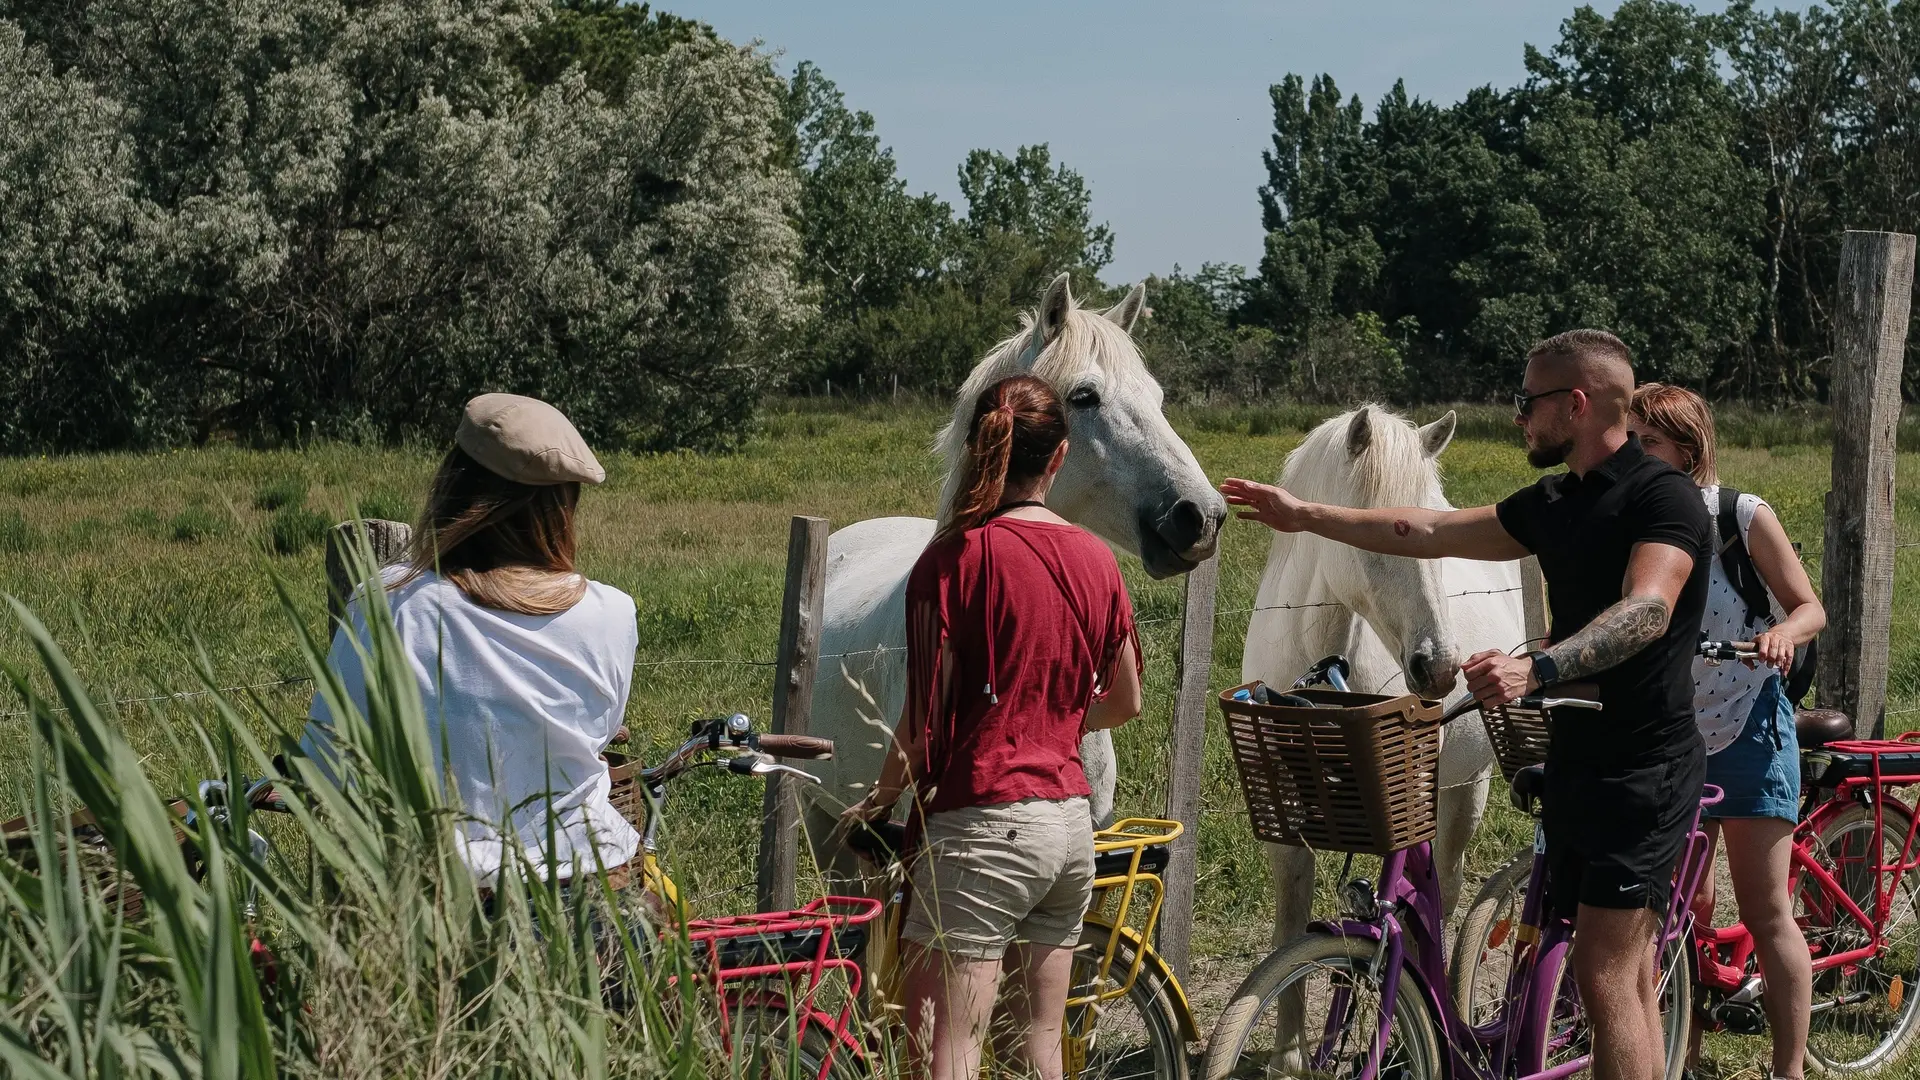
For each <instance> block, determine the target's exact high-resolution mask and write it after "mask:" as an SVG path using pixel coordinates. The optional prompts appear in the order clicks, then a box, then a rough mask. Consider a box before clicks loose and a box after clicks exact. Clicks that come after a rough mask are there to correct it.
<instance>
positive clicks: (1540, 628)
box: [1520, 555, 1553, 649]
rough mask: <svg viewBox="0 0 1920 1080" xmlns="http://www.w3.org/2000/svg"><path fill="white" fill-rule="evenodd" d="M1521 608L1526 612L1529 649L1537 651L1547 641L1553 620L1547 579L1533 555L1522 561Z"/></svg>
mask: <svg viewBox="0 0 1920 1080" xmlns="http://www.w3.org/2000/svg"><path fill="white" fill-rule="evenodd" d="M1520 608H1521V610H1522V611H1523V612H1525V625H1526V628H1527V630H1526V633H1527V648H1529V649H1537V648H1539V647H1540V643H1541V642H1544V641H1546V640H1547V632H1548V630H1549V628H1550V627H1551V626H1552V625H1553V620H1552V619H1551V618H1550V617H1548V615H1547V578H1546V575H1544V574H1542V573H1541V572H1540V560H1539V559H1538V558H1536V557H1535V556H1532V555H1529V556H1527V557H1526V558H1524V559H1521V560H1520Z"/></svg>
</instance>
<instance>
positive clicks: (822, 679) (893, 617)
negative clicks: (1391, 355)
mask: <svg viewBox="0 0 1920 1080" xmlns="http://www.w3.org/2000/svg"><path fill="white" fill-rule="evenodd" d="M1144 301H1145V291H1144V289H1143V288H1141V287H1140V286H1135V287H1134V289H1133V290H1132V292H1130V293H1128V295H1127V297H1126V299H1124V300H1122V301H1121V302H1120V303H1119V304H1118V305H1116V306H1115V307H1114V308H1112V309H1110V310H1108V311H1105V312H1095V311H1089V310H1083V309H1081V308H1079V307H1078V306H1077V305H1076V304H1075V303H1074V301H1073V297H1072V294H1071V293H1070V292H1069V290H1068V287H1067V279H1066V276H1065V275H1062V276H1060V277H1059V278H1057V279H1055V281H1054V282H1053V284H1052V285H1051V286H1049V287H1048V289H1047V293H1046V296H1045V297H1044V298H1043V299H1042V301H1041V304H1040V309H1039V310H1038V311H1037V312H1036V313H1035V314H1034V316H1033V317H1032V319H1031V324H1030V325H1029V326H1027V327H1025V328H1023V329H1022V330H1021V332H1020V333H1018V334H1016V335H1014V336H1013V337H1012V338H1009V339H1008V340H1007V341H1005V342H1003V343H1001V345H1000V346H998V347H997V348H995V349H994V351H993V352H991V353H989V354H988V355H987V357H986V358H985V359H983V360H982V361H981V362H980V363H979V365H978V366H976V367H975V368H974V370H973V373H972V374H971V375H969V376H968V378H967V380H966V383H965V384H964V385H963V386H962V387H961V390H960V393H959V396H958V400H957V401H956V403H955V405H954V410H953V416H952V419H951V420H950V421H949V423H948V424H947V426H946V428H945V429H944V430H943V431H942V432H941V433H940V436H939V438H938V440H937V443H936V450H937V452H939V453H940V454H942V456H943V457H944V458H945V460H946V463H947V479H946V482H945V484H944V485H943V490H942V493H941V497H940V511H939V520H940V521H944V520H945V519H946V517H947V515H948V513H949V512H950V511H951V507H952V504H953V501H954V499H955V498H956V497H957V494H958V492H957V490H956V489H957V487H958V485H959V473H960V469H959V468H958V466H959V463H960V460H961V455H962V453H963V452H964V451H965V449H966V438H967V429H968V427H969V426H970V424H971V421H972V416H973V405H974V402H975V401H976V400H977V399H978V398H979V395H980V394H981V392H983V391H984V390H986V389H987V388H988V387H989V386H991V385H993V384H994V383H995V382H998V381H999V380H1001V379H1003V378H1006V377H1007V376H1010V375H1020V374H1031V375H1034V376H1036V377H1038V378H1041V379H1045V380H1046V381H1047V382H1048V383H1049V384H1051V385H1052V386H1053V388H1054V390H1055V392H1056V393H1058V394H1059V395H1060V398H1061V400H1062V401H1063V402H1065V403H1066V407H1067V415H1068V422H1069V426H1070V434H1069V436H1068V442H1069V446H1068V451H1067V460H1066V463H1065V465H1063V466H1062V468H1061V470H1060V475H1059V476H1058V477H1057V478H1056V479H1055V481H1054V486H1053V489H1052V492H1051V493H1050V494H1049V495H1048V498H1047V505H1048V506H1049V507H1051V508H1052V509H1053V510H1054V511H1055V512H1056V513H1058V514H1060V515H1061V516H1062V517H1065V518H1066V519H1067V520H1069V521H1072V522H1074V523H1075V524H1078V525H1080V526H1082V527H1083V528H1086V529H1088V530H1089V531H1091V532H1093V533H1094V534H1095V535H1097V536H1099V537H1101V538H1102V539H1104V540H1106V541H1107V542H1108V543H1109V544H1111V545H1113V546H1114V547H1115V548H1117V549H1120V550H1123V551H1128V552H1132V553H1133V554H1135V555H1137V556H1139V557H1140V559H1141V561H1142V563H1143V564H1144V565H1145V566H1146V569H1147V572H1148V573H1149V574H1152V575H1153V576H1155V577H1167V576H1170V575H1173V574H1181V573H1185V572H1187V571H1188V570H1191V569H1193V567H1194V566H1195V565H1197V564H1198V563H1199V562H1200V561H1201V560H1202V559H1205V558H1207V557H1208V556H1210V555H1212V554H1213V550H1214V545H1215V543H1216V542H1217V540H1218V531H1219V527H1220V522H1221V521H1222V520H1223V519H1224V518H1225V517H1226V504H1225V501H1224V500H1222V499H1221V497H1220V494H1219V492H1217V491H1215V490H1214V488H1213V485H1212V484H1211V483H1209V482H1208V480H1207V477H1206V474H1205V473H1204V472H1202V471H1201V469H1200V465H1199V463H1198V462H1196V461H1195V460H1194V458H1193V453H1192V451H1190V450H1188V449H1187V446H1186V444H1185V443H1184V442H1182V441H1181V440H1180V437H1179V436H1178V435H1176V434H1174V432H1173V428H1172V427H1171V426H1170V425H1168V423H1167V421H1166V417H1165V416H1164V415H1163V414H1162V412H1161V391H1160V385H1159V383H1157V382H1156V381H1154V379H1153V376H1152V375H1151V374H1149V373H1148V372H1147V369H1146V365H1145V364H1144V363H1142V362H1141V360H1140V354H1139V351H1138V350H1137V349H1135V348H1134V346H1133V342H1132V340H1131V338H1129V337H1128V336H1127V334H1128V331H1129V330H1130V329H1131V328H1132V325H1133V322H1134V320H1135V318H1137V316H1138V315H1139V313H1140V310H1141V309H1142V307H1143V305H1144ZM938 523H939V522H938V521H935V520H928V519H926V518H905V517H895V518H875V519H872V520H869V521H862V522H858V523H856V524H853V525H849V526H847V527H846V528H843V529H840V530H838V531H836V532H834V533H833V534H832V535H831V536H830V537H829V538H828V540H827V577H826V582H825V589H824V595H823V598H822V604H823V612H824V614H823V623H822V626H821V635H820V657H821V660H820V665H821V666H820V675H819V678H818V680H817V681H816V684H815V687H814V697H813V713H812V717H811V727H810V728H809V730H810V731H811V733H812V734H814V735H818V736H822V737H825V738H830V739H833V740H834V744H835V747H836V751H835V755H834V759H833V760H832V761H831V762H823V763H822V764H823V765H824V766H826V768H825V769H824V771H823V773H822V777H821V779H822V783H821V786H820V787H819V788H815V789H813V790H812V791H811V792H810V796H811V798H810V803H809V806H808V810H807V831H808V839H809V842H810V843H811V844H812V845H813V848H814V854H815V856H816V858H817V859H819V861H820V865H821V866H822V867H823V868H826V867H831V868H832V869H833V870H834V872H836V873H840V874H851V873H853V872H854V868H853V865H852V863H851V860H848V859H846V858H844V857H843V854H844V853H843V852H841V851H840V850H839V848H840V845H839V844H838V842H837V838H836V837H835V836H834V828H833V827H834V824H835V820H836V818H837V816H838V814H839V811H840V810H841V809H842V808H843V807H845V806H847V805H850V804H852V803H854V802H856V801H858V800H859V799H860V798H861V797H862V796H863V795H864V794H865V792H866V789H867V787H868V785H870V784H872V783H873V781H874V778H875V777H877V776H879V774H880V765H881V762H882V761H883V759H884V755H885V751H886V747H887V745H888V743H889V741H890V740H891V738H892V727H893V724H894V722H895V721H896V720H897V719H898V718H899V716H900V710H901V705H902V704H903V702H904V700H905V695H906V649H905V645H906V584H907V575H908V574H909V573H910V572H911V571H912V569H913V566H914V563H915V562H916V561H917V560H918V559H919V557H920V553H921V552H922V551H924V550H925V549H926V546H927V542H928V541H929V540H931V539H932V537H933V535H934V532H935V531H936V529H937V528H938ZM1080 756H1081V760H1082V763H1083V764H1084V765H1085V767H1086V771H1087V780H1088V783H1089V785H1090V786H1091V787H1092V788H1093V797H1092V799H1091V800H1090V802H1091V804H1092V809H1093V812H1094V816H1095V818H1096V820H1099V821H1106V820H1108V819H1109V818H1110V817H1111V815H1112V812H1113V793H1114V782H1115V773H1114V768H1115V765H1114V755H1113V742H1112V739H1111V738H1110V736H1109V735H1108V733H1107V732H1104V731H1100V732H1094V733H1092V734H1090V735H1088V736H1087V737H1086V738H1085V739H1084V740H1082V742H1081V746H1080Z"/></svg>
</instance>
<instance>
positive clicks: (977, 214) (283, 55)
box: [0, 0, 1112, 452]
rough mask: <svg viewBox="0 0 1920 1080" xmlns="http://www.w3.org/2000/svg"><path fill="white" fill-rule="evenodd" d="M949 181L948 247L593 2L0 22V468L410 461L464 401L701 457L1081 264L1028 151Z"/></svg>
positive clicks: (875, 182) (728, 58) (105, 2)
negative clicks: (326, 450)
mask: <svg viewBox="0 0 1920 1080" xmlns="http://www.w3.org/2000/svg"><path fill="white" fill-rule="evenodd" d="M963 171H964V176H965V180H964V189H965V191H966V193H967V197H968V199H969V206H970V211H969V213H968V214H966V215H965V216H959V217H956V216H955V215H953V214H952V213H951V212H950V211H949V210H948V209H947V208H946V207H945V206H944V205H942V204H940V203H938V202H937V201H935V200H932V199H929V198H926V197H924V196H911V195H908V194H907V193H906V192H905V189H904V185H903V184H901V183H900V182H899V181H898V179H897V178H896V177H895V176H894V167H893V162H892V159H891V157H890V155H888V154H887V152H886V151H885V149H884V148H883V147H881V146H880V145H879V143H878V141H877V140H876V139H875V138H874V137H873V124H872V121H871V118H870V117H867V116H865V115H864V114H857V113H853V112H850V111H849V110H848V109H847V108H846V107H845V105H844V104H843V103H842V101H841V98H840V95H839V93H838V92H837V91H836V90H835V89H834V87H833V85H832V84H831V83H830V82H828V81H827V80H826V79H824V78H823V77H821V76H820V74H819V73H818V72H816V71H814V70H813V69H812V68H811V67H807V66H802V68H801V69H800V71H799V72H798V74H797V75H795V76H794V77H793V78H792V79H790V80H789V79H782V78H781V77H780V76H779V75H778V74H777V73H776V72H775V71H774V70H773V68H772V65H771V63H770V62H769V59H768V57H767V56H766V54H764V53H762V52H759V51H756V50H754V49H750V48H744V47H740V46H736V45H732V44H729V43H727V42H724V41H721V40H720V39H719V38H717V37H716V36H715V35H714V34H713V32H712V31H711V30H710V29H709V28H707V27H706V26H704V25H702V24H700V23H696V22H692V21H689V20H685V19H680V18H676V17H674V16H671V15H666V14H661V13H656V12H653V11H651V10H650V9H648V8H647V7H646V6H644V5H631V4H622V3H618V2H617V0H560V2H558V3H555V4H549V3H548V2H547V0H364V2H356V3H352V4H342V3H340V2H339V0H281V2H278V3H274V4H267V5H259V4H256V5H234V4H230V3H226V2H224V0H83V2H79V3H45V2H41V0H0V451H13V452H21V451H45V450H76V449H93V448H118V447H142V446H156V445H169V444H181V443H189V442H194V441H201V440H206V439H208V438H214V437H238V438H241V439H246V440H251V441H263V442H283V441H289V440H300V439H307V438H313V437H333V438H396V437H405V436H408V435H411V434H416V433H424V434H427V435H429V436H431V437H434V438H440V437H443V436H444V433H445V432H446V431H447V430H448V429H449V426H450V424H451V422H452V418H453V416H454V415H455V410H457V409H458V407H459V405H460V404H461V403H462V402H463V401H464V400H465V399H466V397H467V396H468V395H470V394H471V393H474V392H476V391H479V390H489V389H491V390H511V391H518V392H522V393H529V394H537V395H539V396H541V397H545V398H547V399H549V400H552V401H554V402H556V403H558V404H560V405H561V406H562V407H563V408H565V409H566V411H567V412H568V413H569V414H570V415H572V416H573V417H574V418H575V420H576V421H577V422H578V423H579V424H580V426H581V427H582V428H583V430H584V431H586V433H587V434H588V436H589V437H590V438H592V439H594V440H595V441H596V442H597V443H601V444H605V445H608V446H610V447H612V446H620V447H633V448H668V447H696V448H707V447H715V446H723V445H726V444H728V443H729V442H731V441H733V440H735V439H737V438H738V436H739V435H740V433H741V432H742V431H743V430H745V428H746V425H747V423H748V421H749V420H750V419H751V417H752V414H753V411H754V409H755V407H756V405H757V404H758V402H759V401H760V400H761V399H762V398H763V397H764V396H765V395H766V394H767V393H768V392H777V391H779V390H781V389H784V388H785V387H787V386H788V385H803V384H804V383H805V382H806V381H807V380H808V379H810V378H812V377H814V376H815V375H818V376H819V377H822V378H830V377H832V376H833V375H834V374H838V373H842V372H844V373H847V377H849V378H858V377H859V373H860V372H864V371H886V372H906V373H908V374H909V375H910V379H911V380H912V381H913V382H934V383H938V382H940V381H943V380H947V379H950V378H952V377H953V373H954V372H956V371H958V370H960V369H961V366H962V365H963V364H965V363H967V362H970V361H971V359H972V355H971V352H972V351H973V350H974V348H975V345H976V343H978V342H980V341H982V340H987V339H990V338H991V337H992V336H993V335H995V334H1001V333H1006V332H1008V331H1009V330H1010V327H1011V325H1012V315H1011V307H1010V305H1011V304H1012V303H1013V302H1015V300H1018V301H1021V302H1025V303H1030V302H1031V298H1032V297H1033V296H1035V295H1037V293H1038V289H1039V283H1040V282H1041V281H1042V280H1043V279H1044V278H1045V277H1046V275H1047V274H1049V273H1051V272H1054V271H1056V270H1057V269H1059V268H1060V267H1063V266H1080V265H1084V270H1083V273H1082V276H1083V278H1086V279H1088V280H1089V281H1090V280H1091V275H1092V272H1093V271H1095V270H1097V269H1098V268H1099V266H1100V265H1103V264H1104V262H1105V261H1106V259H1107V257H1108V253H1109V252H1110V251H1111V248H1112V236H1111V234H1110V233H1109V232H1106V231H1105V230H1103V229H1099V228H1095V227H1092V226H1091V225H1089V223H1088V221H1087V213H1086V205H1087V192H1086V189H1085V186H1084V184H1082V182H1081V181H1080V179H1079V177H1077V176H1075V175H1073V174H1072V173H1070V172H1068V171H1066V170H1064V169H1060V168H1058V167H1056V166H1054V165H1053V164H1052V163H1051V162H1050V161H1049V160H1048V157H1047V152H1046V149H1045V148H1044V147H1036V148H1027V149H1022V150H1020V151H1018V152H1017V153H1016V154H1015V155H1013V156H1012V157H1008V156H1005V155H1002V154H997V153H988V152H984V151H983V152H978V153H975V154H974V155H972V156H971V157H970V158H969V159H968V160H967V162H966V163H965V165H964V167H963ZM910 384H911V383H910Z"/></svg>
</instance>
